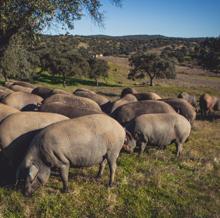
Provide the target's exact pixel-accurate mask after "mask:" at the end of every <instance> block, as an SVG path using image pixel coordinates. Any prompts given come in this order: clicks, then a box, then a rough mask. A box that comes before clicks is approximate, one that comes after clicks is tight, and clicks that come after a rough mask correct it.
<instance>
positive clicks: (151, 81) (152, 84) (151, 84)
mask: <svg viewBox="0 0 220 218" xmlns="http://www.w3.org/2000/svg"><path fill="white" fill-rule="evenodd" d="M153 79H154V77H150V86H154V82H153Z"/></svg>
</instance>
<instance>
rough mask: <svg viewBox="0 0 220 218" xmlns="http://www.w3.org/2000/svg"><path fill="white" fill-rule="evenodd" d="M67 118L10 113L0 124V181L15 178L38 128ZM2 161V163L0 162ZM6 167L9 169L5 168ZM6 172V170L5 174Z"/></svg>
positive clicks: (30, 113)
mask: <svg viewBox="0 0 220 218" xmlns="http://www.w3.org/2000/svg"><path fill="white" fill-rule="evenodd" d="M67 119H68V118H67V117H65V116H63V115H60V114H54V113H42V112H20V113H15V114H11V115H10V116H8V117H7V118H6V119H4V120H3V121H2V122H1V124H0V151H1V152H0V159H1V164H0V166H1V167H6V169H4V168H3V169H4V171H3V169H0V170H1V171H0V179H1V180H0V181H2V178H3V179H4V182H5V179H6V177H7V179H8V180H9V181H11V180H13V179H15V171H16V169H17V166H18V164H20V163H21V161H22V160H23V158H24V156H25V154H26V152H27V149H28V146H29V144H30V143H31V140H32V139H33V137H34V135H35V134H36V133H37V132H39V130H40V129H42V128H44V127H46V126H48V125H50V124H52V123H56V122H59V121H62V120H67ZM2 162H3V163H2ZM7 167H8V168H9V169H10V170H7ZM6 172H8V174H7V176H6Z"/></svg>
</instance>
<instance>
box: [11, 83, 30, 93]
mask: <svg viewBox="0 0 220 218" xmlns="http://www.w3.org/2000/svg"><path fill="white" fill-rule="evenodd" d="M10 89H11V90H13V91H15V92H26V93H32V91H33V88H29V87H24V86H20V85H14V84H13V85H11V86H10Z"/></svg>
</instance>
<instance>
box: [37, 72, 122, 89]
mask: <svg viewBox="0 0 220 218" xmlns="http://www.w3.org/2000/svg"><path fill="white" fill-rule="evenodd" d="M36 81H38V82H43V83H48V84H53V85H58V84H63V80H62V77H61V76H53V77H52V76H50V75H48V74H41V75H40V76H39V77H38V78H36ZM66 84H67V86H76V85H87V86H96V82H95V81H93V80H89V79H79V78H71V77H69V78H67V79H66ZM99 86H106V87H121V85H117V84H108V83H105V82H99Z"/></svg>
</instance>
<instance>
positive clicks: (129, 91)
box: [121, 88, 137, 98]
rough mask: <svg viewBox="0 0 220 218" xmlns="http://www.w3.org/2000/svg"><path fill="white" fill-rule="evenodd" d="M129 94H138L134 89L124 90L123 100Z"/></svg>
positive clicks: (122, 92) (122, 93)
mask: <svg viewBox="0 0 220 218" xmlns="http://www.w3.org/2000/svg"><path fill="white" fill-rule="evenodd" d="M127 94H137V91H136V90H135V89H134V88H124V89H123V90H122V91H121V98H123V97H124V96H125V95H127Z"/></svg>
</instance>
